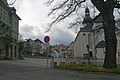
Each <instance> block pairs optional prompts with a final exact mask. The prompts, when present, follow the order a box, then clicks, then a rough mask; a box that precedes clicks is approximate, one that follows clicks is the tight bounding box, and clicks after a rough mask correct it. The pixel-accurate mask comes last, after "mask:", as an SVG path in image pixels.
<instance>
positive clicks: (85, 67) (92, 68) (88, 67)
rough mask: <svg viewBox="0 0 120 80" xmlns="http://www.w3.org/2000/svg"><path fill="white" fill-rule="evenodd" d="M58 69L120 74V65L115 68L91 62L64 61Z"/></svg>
mask: <svg viewBox="0 0 120 80" xmlns="http://www.w3.org/2000/svg"><path fill="white" fill-rule="evenodd" d="M57 69H62V70H74V71H86V72H102V73H116V74H120V66H118V67H117V68H115V69H105V68H103V67H101V66H97V65H96V64H93V63H90V64H87V63H86V64H84V63H79V64H75V63H72V62H71V63H64V64H60V66H57Z"/></svg>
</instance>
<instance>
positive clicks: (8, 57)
mask: <svg viewBox="0 0 120 80" xmlns="http://www.w3.org/2000/svg"><path fill="white" fill-rule="evenodd" d="M12 59H13V58H12V57H10V56H5V58H4V60H12Z"/></svg>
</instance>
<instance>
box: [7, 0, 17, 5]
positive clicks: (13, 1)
mask: <svg viewBox="0 0 120 80" xmlns="http://www.w3.org/2000/svg"><path fill="white" fill-rule="evenodd" d="M16 1H17V0H14V1H12V3H10V4H8V5H13V4H14V3H15V2H16Z"/></svg>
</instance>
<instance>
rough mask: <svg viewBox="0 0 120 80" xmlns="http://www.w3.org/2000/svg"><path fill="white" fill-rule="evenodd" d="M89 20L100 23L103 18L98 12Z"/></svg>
mask: <svg viewBox="0 0 120 80" xmlns="http://www.w3.org/2000/svg"><path fill="white" fill-rule="evenodd" d="M91 22H92V23H102V22H103V18H102V16H101V14H98V15H97V16H96V17H95V18H93V20H92V21H91Z"/></svg>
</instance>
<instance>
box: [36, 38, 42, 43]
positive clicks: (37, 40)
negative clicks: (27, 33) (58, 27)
mask: <svg viewBox="0 0 120 80" xmlns="http://www.w3.org/2000/svg"><path fill="white" fill-rule="evenodd" d="M34 42H40V43H43V42H42V41H41V40H39V39H36V40H34Z"/></svg>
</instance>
